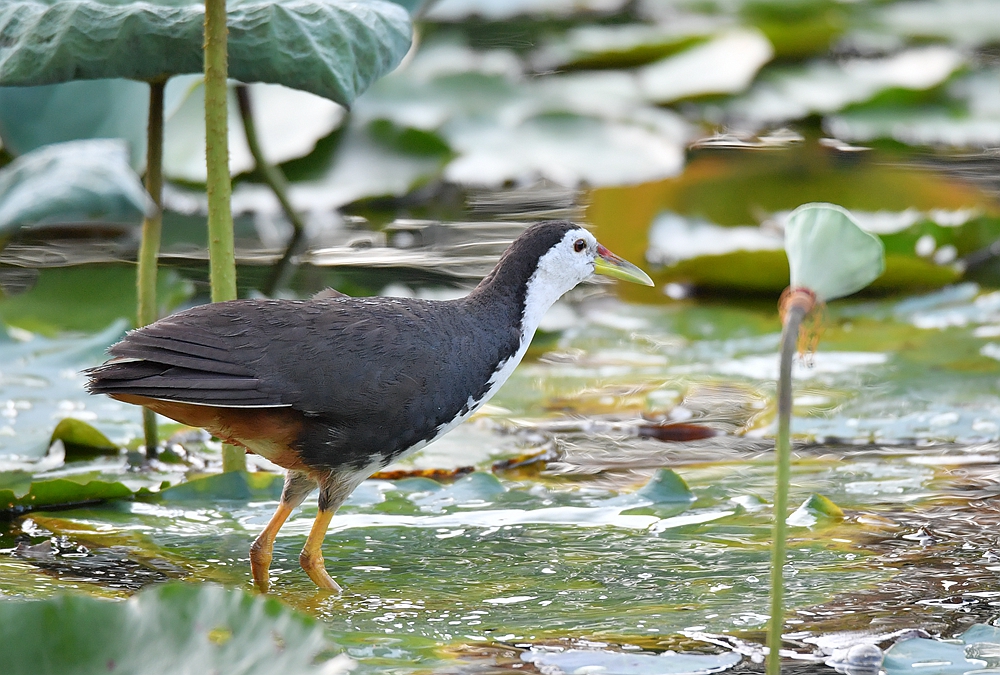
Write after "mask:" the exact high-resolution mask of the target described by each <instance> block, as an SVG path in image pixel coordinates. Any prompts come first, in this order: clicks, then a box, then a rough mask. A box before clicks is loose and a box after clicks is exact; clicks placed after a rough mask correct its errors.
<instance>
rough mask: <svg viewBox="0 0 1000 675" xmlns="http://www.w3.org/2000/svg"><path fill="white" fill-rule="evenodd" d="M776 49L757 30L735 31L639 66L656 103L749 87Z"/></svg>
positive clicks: (643, 83) (643, 85) (642, 84)
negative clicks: (655, 61)
mask: <svg viewBox="0 0 1000 675" xmlns="http://www.w3.org/2000/svg"><path fill="white" fill-rule="evenodd" d="M773 56H774V49H773V48H772V47H771V43H770V42H768V40H767V38H766V37H764V35H763V34H762V33H760V32H759V31H756V30H747V29H742V30H735V31H731V32H729V33H724V34H722V35H720V36H718V37H716V38H714V39H712V40H710V41H708V42H705V43H703V44H699V45H696V46H694V47H691V48H690V49H688V50H686V51H683V52H681V53H680V54H676V55H674V56H670V57H667V58H666V59H664V60H662V61H659V62H657V63H652V64H650V65H648V66H644V67H642V68H640V69H639V70H638V72H637V77H638V78H639V85H640V87H641V88H642V91H643V93H644V94H645V95H646V96H647V97H648V98H649V99H650V100H652V101H656V102H657V103H669V102H671V101H676V100H678V99H683V98H691V97H694V96H704V95H706V94H735V93H738V92H741V91H743V90H745V89H746V88H747V87H749V86H750V83H751V82H752V81H753V78H754V77H755V76H756V75H757V71H758V70H760V68H761V66H763V65H764V64H765V63H767V62H768V61H770V60H771V58H772V57H773Z"/></svg>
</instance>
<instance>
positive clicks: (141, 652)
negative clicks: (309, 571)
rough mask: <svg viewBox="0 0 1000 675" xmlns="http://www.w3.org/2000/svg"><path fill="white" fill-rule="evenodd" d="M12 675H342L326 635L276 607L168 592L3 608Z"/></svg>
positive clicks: (219, 593) (195, 589) (245, 596)
mask: <svg viewBox="0 0 1000 675" xmlns="http://www.w3.org/2000/svg"><path fill="white" fill-rule="evenodd" d="M0 640H2V641H3V645H4V651H3V661H4V673H6V674H7V675H22V674H24V675H28V674H30V675H56V674H58V675H76V674H82V673H112V674H114V675H132V674H134V675H139V674H142V675H157V674H164V675H165V674H167V673H217V674H218V675H231V674H236V673H239V674H240V675H252V674H257V673H260V674H261V675H263V674H265V673H266V674H268V675H270V674H272V673H282V674H283V675H299V674H301V673H321V672H322V673H340V672H343V671H344V669H345V668H344V666H347V665H348V664H350V661H349V660H347V659H343V657H339V661H340V662H342V663H341V667H339V668H338V667H336V666H337V663H338V662H331V661H329V660H327V661H326V662H325V663H317V662H318V661H319V662H321V661H323V658H322V657H323V656H324V655H325V654H324V652H325V651H326V650H327V649H329V645H328V643H327V642H326V639H325V638H324V636H323V630H322V628H321V627H320V626H319V625H318V624H317V623H316V622H315V621H314V620H312V619H311V618H309V617H307V616H304V615H301V614H298V613H296V612H294V611H293V610H291V609H289V608H287V607H285V606H284V605H282V604H281V603H279V602H278V601H277V600H274V599H272V598H262V597H254V596H252V595H250V594H249V593H246V592H243V591H239V590H227V589H225V588H222V587H219V586H212V585H195V584H168V585H164V586H156V587H153V588H150V589H147V590H144V591H142V592H140V593H139V594H138V595H136V596H134V597H133V598H131V599H129V600H127V601H126V602H109V601H107V600H100V599H97V598H88V597H81V596H76V595H61V596H57V597H55V598H52V599H49V600H42V601H28V602H25V601H15V602H4V603H2V604H0Z"/></svg>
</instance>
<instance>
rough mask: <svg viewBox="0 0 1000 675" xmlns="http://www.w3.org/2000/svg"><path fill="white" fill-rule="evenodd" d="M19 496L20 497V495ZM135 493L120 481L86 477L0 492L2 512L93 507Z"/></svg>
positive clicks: (43, 482)
mask: <svg viewBox="0 0 1000 675" xmlns="http://www.w3.org/2000/svg"><path fill="white" fill-rule="evenodd" d="M18 493H22V494H20V496H18ZM132 496H133V492H132V490H131V489H129V488H128V487H127V486H126V485H124V484H123V483H119V482H110V481H105V480H93V479H91V477H90V476H87V475H75V476H70V477H68V478H50V479H48V480H36V481H32V483H31V488H30V489H29V490H28V491H27V492H23V487H22V486H21V485H20V484H18V485H16V486H11V487H9V488H5V489H0V512H3V511H14V512H18V513H20V512H24V511H32V510H35V509H43V508H52V507H55V506H59V507H63V506H71V505H78V504H93V503H97V502H104V501H109V500H112V499H130V498H131V497H132Z"/></svg>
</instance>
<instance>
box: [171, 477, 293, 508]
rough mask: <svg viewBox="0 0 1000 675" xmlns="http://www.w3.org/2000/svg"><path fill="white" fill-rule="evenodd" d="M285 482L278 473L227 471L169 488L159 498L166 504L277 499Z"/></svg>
mask: <svg viewBox="0 0 1000 675" xmlns="http://www.w3.org/2000/svg"><path fill="white" fill-rule="evenodd" d="M284 480H285V478H284V476H282V475H280V474H276V473H262V472H257V473H247V472H246V471H228V472H226V473H220V474H216V475H214V476H206V477H204V478H196V479H195V480H189V481H187V482H186V483H181V484H180V485H175V486H173V487H169V488H167V489H166V490H162V491H161V492H160V493H159V494H158V496H157V499H159V500H162V501H165V502H188V501H215V500H218V499H231V500H239V501H250V500H254V501H265V500H277V499H278V498H279V497H281V487H282V485H283V484H284Z"/></svg>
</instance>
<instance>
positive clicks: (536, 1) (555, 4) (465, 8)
mask: <svg viewBox="0 0 1000 675" xmlns="http://www.w3.org/2000/svg"><path fill="white" fill-rule="evenodd" d="M625 4H626V0H508V1H507V2H493V0H440V1H439V2H435V3H434V4H433V5H431V9H430V11H428V12H427V18H428V19H430V20H431V21H463V20H465V19H470V18H482V19H486V20H489V21H503V20H504V19H511V18H514V17H517V16H568V15H571V14H574V13H576V12H580V11H584V12H587V11H589V12H613V11H616V10H618V9H621V8H622V7H623V6H624V5H625Z"/></svg>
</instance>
